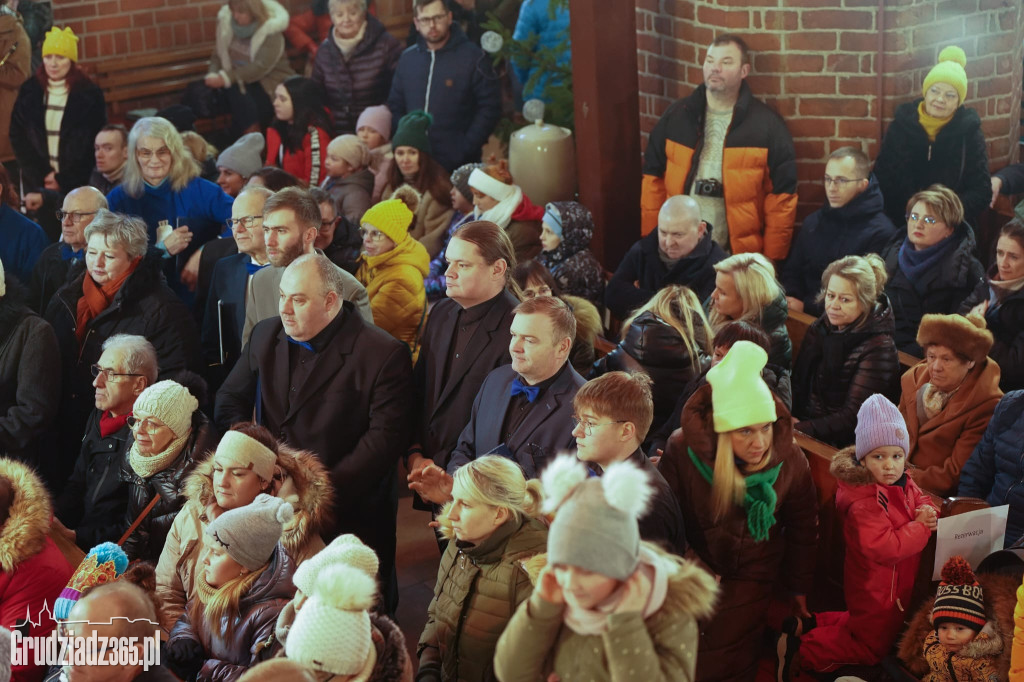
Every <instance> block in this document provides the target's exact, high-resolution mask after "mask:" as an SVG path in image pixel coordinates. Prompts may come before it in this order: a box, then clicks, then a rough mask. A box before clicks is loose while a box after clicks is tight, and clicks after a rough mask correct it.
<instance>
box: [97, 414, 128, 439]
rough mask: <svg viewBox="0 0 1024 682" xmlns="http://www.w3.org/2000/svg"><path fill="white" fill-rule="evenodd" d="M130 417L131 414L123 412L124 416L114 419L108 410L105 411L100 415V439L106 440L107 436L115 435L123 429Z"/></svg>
mask: <svg viewBox="0 0 1024 682" xmlns="http://www.w3.org/2000/svg"><path fill="white" fill-rule="evenodd" d="M130 416H131V412H125V413H124V414H122V415H120V416H118V417H115V416H114V415H112V414H110V410H105V411H104V412H103V414H101V415H100V438H106V437H107V436H109V435H111V434H113V433H117V432H118V431H120V430H121V429H123V428H124V425H125V424H127V423H128V417H130Z"/></svg>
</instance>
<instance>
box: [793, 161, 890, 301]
mask: <svg viewBox="0 0 1024 682" xmlns="http://www.w3.org/2000/svg"><path fill="white" fill-rule="evenodd" d="M884 201H885V200H884V199H883V198H882V190H881V189H880V188H879V186H878V180H877V179H876V178H875V177H874V176H871V180H870V182H869V183H868V187H867V189H865V190H864V191H863V192H861V193H860V194H858V195H857V196H855V197H854V198H853V199H851V200H850V202H849V203H848V204H846V205H845V206H840V207H839V208H832V207H831V206H829V205H828V203H827V202H826V204H825V205H824V206H822V207H821V208H820V209H818V210H817V211H815V212H814V213H812V214H811V215H809V216H807V218H805V219H804V223H803V226H801V228H800V231H799V232H797V235H796V239H794V240H793V247H792V248H791V249H790V252H789V259H788V260H786V263H785V265H783V266H782V268H781V269H780V270H779V282H781V283H782V286H783V288H785V290H786V295H787V296H792V297H793V298H797V299H800V300H801V301H803V304H804V312H805V313H807V314H808V315H814V316H818V315H821V314H822V313H823V312H824V308H823V307H822V305H821V304H820V303H818V302H817V301H816V300H815V299H816V298H817V296H818V292H819V291H820V290H821V276H822V274H823V273H824V272H825V269H826V268H827V267H828V266H829V264H830V263H832V262H833V261H836V260H839V259H840V258H843V257H844V256H864V255H867V254H869V253H877V254H881V253H882V251H884V250H885V247H886V245H888V244H889V242H890V241H892V239H893V238H894V237H895V236H896V226H895V225H893V223H892V221H891V220H889V218H888V216H886V215H885V210H884V209H885V206H884ZM900 224H901V225H902V224H903V223H900Z"/></svg>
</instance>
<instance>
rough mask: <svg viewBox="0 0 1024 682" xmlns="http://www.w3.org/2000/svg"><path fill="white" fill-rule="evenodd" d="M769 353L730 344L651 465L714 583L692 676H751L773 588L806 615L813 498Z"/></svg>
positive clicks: (814, 536) (814, 509)
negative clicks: (771, 382)
mask: <svg viewBox="0 0 1024 682" xmlns="http://www.w3.org/2000/svg"><path fill="white" fill-rule="evenodd" d="M767 360H768V356H767V354H766V353H765V352H764V350H763V349H762V348H760V347H758V346H756V345H754V344H753V343H751V342H749V341H737V342H736V343H734V344H733V346H732V348H730V349H729V352H728V353H727V354H726V356H725V357H724V358H723V359H722V361H721V362H719V363H718V364H717V365H715V366H714V367H713V368H712V369H711V370H710V371H709V372H708V375H707V380H708V385H707V386H703V387H701V388H699V389H698V390H697V392H696V393H694V394H693V396H692V397H691V398H690V400H689V401H688V402H687V403H686V406H685V407H684V408H683V415H682V419H681V426H682V430H681V431H677V432H676V433H674V434H672V437H671V438H670V439H669V441H668V445H667V446H666V448H665V454H664V455H663V456H662V459H661V462H660V463H659V470H660V471H661V473H662V474H663V475H664V476H665V480H666V481H668V484H669V486H670V487H671V488H672V491H673V492H674V493H675V495H676V498H678V500H679V506H680V509H681V510H682V512H683V522H684V523H685V525H686V538H687V540H688V541H689V542H690V544H691V547H693V548H694V550H695V551H696V553H697V555H698V557H699V558H700V560H701V561H702V562H703V563H704V565H705V566H707V567H708V568H709V569H710V570H711V571H713V572H714V573H715V575H716V576H718V578H719V582H720V584H721V587H722V590H721V600H720V601H719V603H718V604H717V608H716V613H715V615H714V617H713V618H712V619H711V621H710V622H709V623H707V624H706V626H704V627H703V628H702V632H701V637H700V648H699V651H698V653H697V679H706V680H752V679H754V675H755V672H756V669H757V663H758V658H759V647H760V643H761V637H762V632H763V630H764V627H765V616H766V615H767V611H768V605H769V602H770V601H771V599H772V597H773V596H776V595H777V593H778V585H780V584H781V585H784V586H785V588H786V589H787V592H788V594H789V596H790V597H792V599H793V602H794V607H795V611H796V613H798V614H799V615H802V616H805V617H807V616H810V613H809V612H808V611H807V599H806V595H807V593H808V591H810V589H811V583H812V582H813V578H814V564H815V547H816V545H817V524H818V504H817V498H816V493H815V489H814V482H813V481H812V480H811V471H810V468H809V466H808V464H807V458H806V457H805V456H804V454H803V452H801V451H800V449H799V448H797V447H796V445H794V443H793V430H792V421H791V417H790V415H789V411H788V410H786V407H785V405H783V404H782V401H780V400H779V399H778V398H777V397H775V396H774V395H772V392H771V390H770V389H769V388H768V385H767V384H766V383H765V382H764V380H763V379H762V378H761V371H762V370H763V369H764V366H765V363H766V362H767Z"/></svg>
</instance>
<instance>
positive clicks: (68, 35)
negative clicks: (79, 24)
mask: <svg viewBox="0 0 1024 682" xmlns="http://www.w3.org/2000/svg"><path fill="white" fill-rule="evenodd" d="M48 54H57V55H60V56H61V57H67V58H68V59H70V60H71V61H73V62H77V61H78V36H76V35H75V32H74V31H72V30H71V27H70V26H68V27H66V28H64V30H61V29H59V28H57V27H56V26H54V27H53V28H51V29H50V31H49V33H47V34H46V39H45V40H43V56H44V57H45V56H46V55H48Z"/></svg>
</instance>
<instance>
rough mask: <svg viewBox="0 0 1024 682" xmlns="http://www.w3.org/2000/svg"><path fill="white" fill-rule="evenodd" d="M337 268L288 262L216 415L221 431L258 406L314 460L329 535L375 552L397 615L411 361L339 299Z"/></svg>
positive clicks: (276, 430)
mask: <svg viewBox="0 0 1024 682" xmlns="http://www.w3.org/2000/svg"><path fill="white" fill-rule="evenodd" d="M339 272H340V271H339V270H338V268H337V267H336V266H335V265H334V264H333V263H331V262H330V261H329V260H328V259H327V257H326V256H324V255H322V254H307V255H303V256H300V257H299V258H297V259H296V260H295V261H293V262H292V263H291V265H289V266H288V267H287V268H286V269H285V271H284V275H283V276H282V277H281V284H280V289H281V302H280V313H281V316H280V317H279V318H268V319H266V320H263V321H262V322H260V323H259V324H257V325H256V326H255V327H254V328H253V332H252V337H251V338H250V339H249V343H248V344H247V345H246V347H245V348H244V349H243V351H242V357H241V358H239V360H238V362H237V363H235V367H234V369H233V370H232V371H231V374H230V375H228V378H227V380H226V381H225V382H224V385H223V386H222V387H221V389H220V391H219V392H218V394H217V409H216V412H215V420H216V422H217V425H218V426H219V427H220V428H221V429H227V428H228V427H229V426H230V425H231V424H234V423H235V422H239V421H249V420H251V419H252V416H253V411H254V410H255V414H256V421H257V423H260V424H263V425H264V426H266V427H267V428H268V429H270V431H271V432H272V433H273V434H274V435H275V436H276V437H277V438H279V439H281V440H286V441H288V443H289V444H290V445H292V446H293V447H297V448H303V449H307V450H311V451H313V452H315V453H316V454H317V455H318V456H319V457H320V458H321V460H322V461H323V463H324V465H325V466H326V467H327V468H328V470H329V471H330V476H331V481H332V483H333V484H334V491H335V496H334V509H333V511H334V520H335V528H334V534H335V535H337V534H340V533H354V534H356V535H357V536H359V538H360V539H361V540H363V542H365V543H366V544H367V545H369V546H370V547H372V548H373V550H374V551H375V552H376V553H377V556H378V557H379V558H380V584H381V589H382V592H383V595H384V607H385V610H386V611H387V612H389V613H394V609H395V607H396V605H397V602H398V594H397V582H396V581H395V575H394V570H395V542H396V536H395V534H396V522H397V511H398V498H397V479H396V473H397V468H398V460H399V458H400V457H401V456H402V455H403V454H404V453H405V452H406V449H407V448H408V446H409V436H410V425H411V423H412V415H413V386H412V365H411V360H410V358H409V351H408V349H407V348H406V347H405V345H404V344H402V343H401V342H399V341H396V340H395V339H394V338H393V337H392V336H391V335H389V334H387V333H386V332H384V331H382V330H380V329H379V328H377V327H375V326H373V325H370V324H367V323H366V322H364V321H363V319H362V317H361V316H360V315H359V313H358V312H357V310H356V308H355V306H353V305H352V303H350V302H348V301H344V300H343V299H342V296H341V291H342V286H343V285H342V282H341V279H340V275H339ZM324 539H325V540H327V541H330V539H331V538H330V537H325V538H324Z"/></svg>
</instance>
